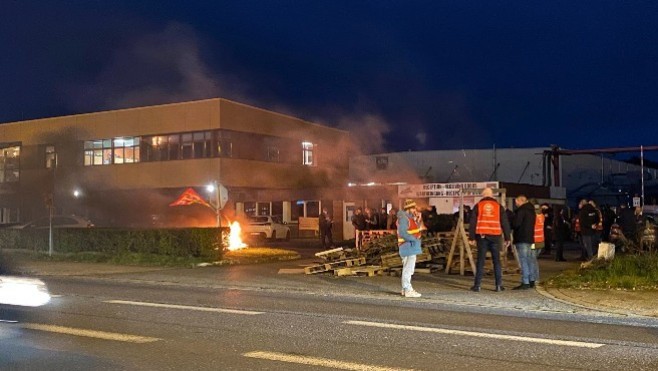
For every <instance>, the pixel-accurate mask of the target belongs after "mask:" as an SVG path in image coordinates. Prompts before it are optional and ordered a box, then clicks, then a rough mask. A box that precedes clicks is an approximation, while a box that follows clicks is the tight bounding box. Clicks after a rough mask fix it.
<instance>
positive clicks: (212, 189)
mask: <svg viewBox="0 0 658 371" xmlns="http://www.w3.org/2000/svg"><path fill="white" fill-rule="evenodd" d="M206 191H208V193H211V194H214V195H215V197H214V201H213V200H212V199H209V201H210V205H211V206H212V207H213V209H214V210H215V214H216V216H217V228H221V227H222V218H221V216H220V214H219V210H220V209H221V203H220V202H221V201H220V199H219V187H218V185H217V181H216V180H213V182H212V183H210V184H208V185H207V186H206Z"/></svg>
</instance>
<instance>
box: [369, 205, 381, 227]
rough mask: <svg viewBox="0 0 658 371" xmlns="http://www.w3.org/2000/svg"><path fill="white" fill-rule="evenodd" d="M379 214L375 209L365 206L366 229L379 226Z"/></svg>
mask: <svg viewBox="0 0 658 371" xmlns="http://www.w3.org/2000/svg"><path fill="white" fill-rule="evenodd" d="M378 215H379V214H377V211H376V210H373V209H371V208H369V207H367V208H366V229H367V230H369V231H373V230H376V229H377V228H378V226H379V217H378Z"/></svg>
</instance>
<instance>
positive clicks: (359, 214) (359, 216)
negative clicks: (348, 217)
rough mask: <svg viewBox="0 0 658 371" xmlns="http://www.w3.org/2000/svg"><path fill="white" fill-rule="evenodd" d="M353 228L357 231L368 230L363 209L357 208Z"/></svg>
mask: <svg viewBox="0 0 658 371" xmlns="http://www.w3.org/2000/svg"><path fill="white" fill-rule="evenodd" d="M352 226H353V227H354V229H355V230H357V231H365V230H366V217H365V216H364V215H363V209H362V208H360V207H359V208H357V209H356V210H355V211H354V215H352Z"/></svg>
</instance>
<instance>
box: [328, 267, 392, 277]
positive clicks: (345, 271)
mask: <svg viewBox="0 0 658 371" xmlns="http://www.w3.org/2000/svg"><path fill="white" fill-rule="evenodd" d="M383 272H384V269H383V268H382V267H380V266H377V265H369V266H361V267H346V268H338V269H335V270H334V275H336V276H339V277H341V276H367V277H374V276H376V275H381V274H382V273H383Z"/></svg>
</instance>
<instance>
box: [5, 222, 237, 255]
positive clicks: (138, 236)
mask: <svg viewBox="0 0 658 371" xmlns="http://www.w3.org/2000/svg"><path fill="white" fill-rule="evenodd" d="M222 231H223V234H224V235H225V236H226V235H228V231H229V229H228V228H222ZM53 245H54V246H53V248H54V250H55V251H56V252H57V253H80V252H99V253H106V254H116V255H119V254H123V253H144V254H158V255H166V256H173V257H201V258H208V259H212V260H220V259H221V257H222V254H223V248H222V246H225V244H222V243H221V241H220V234H219V231H218V230H217V228H180V229H148V230H147V229H144V230H142V229H105V228H84V229H82V228H80V229H77V228H71V229H54V230H53ZM0 248H4V249H24V250H31V251H48V229H36V230H35V229H29V230H28V229H2V230H0Z"/></svg>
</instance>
